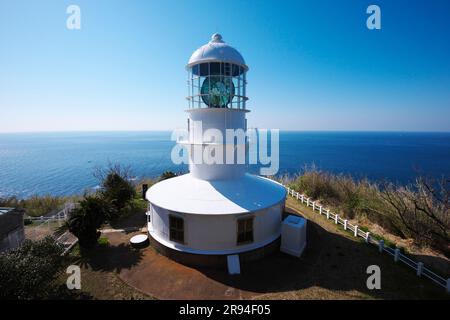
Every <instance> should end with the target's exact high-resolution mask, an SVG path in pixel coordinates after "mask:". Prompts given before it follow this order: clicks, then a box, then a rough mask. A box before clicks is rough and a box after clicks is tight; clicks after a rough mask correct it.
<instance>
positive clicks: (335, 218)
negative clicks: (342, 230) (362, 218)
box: [334, 213, 339, 224]
mask: <svg viewBox="0 0 450 320" xmlns="http://www.w3.org/2000/svg"><path fill="white" fill-rule="evenodd" d="M338 222H339V215H338V214H337V213H336V214H335V215H334V223H336V224H338Z"/></svg>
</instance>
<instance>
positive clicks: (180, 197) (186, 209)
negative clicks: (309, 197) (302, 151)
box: [146, 34, 286, 265]
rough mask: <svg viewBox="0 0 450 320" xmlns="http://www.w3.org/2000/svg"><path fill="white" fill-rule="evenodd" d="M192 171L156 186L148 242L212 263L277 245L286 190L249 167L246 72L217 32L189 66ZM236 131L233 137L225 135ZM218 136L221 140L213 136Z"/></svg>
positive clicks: (260, 252) (255, 254)
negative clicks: (252, 172)
mask: <svg viewBox="0 0 450 320" xmlns="http://www.w3.org/2000/svg"><path fill="white" fill-rule="evenodd" d="M186 68H187V71H188V74H189V80H188V88H189V96H188V97H187V100H188V101H189V109H188V110H186V111H187V113H188V138H187V139H186V141H181V142H180V143H181V144H182V145H183V146H184V147H186V149H187V151H188V155H189V171H190V172H189V173H188V174H185V175H182V176H178V177H175V178H171V179H167V180H164V181H161V182H159V183H157V184H155V185H153V186H152V187H151V188H150V189H149V190H148V191H147V194H146V198H147V200H148V201H149V203H150V205H149V212H148V217H149V222H148V230H149V235H150V240H151V242H152V245H154V246H156V248H157V249H158V250H159V251H161V252H162V253H164V254H166V255H168V256H169V257H171V258H174V259H175V260H178V261H181V262H184V263H187V264H196V265H217V264H223V263H225V261H226V257H227V255H236V254H239V257H240V258H241V261H248V260H252V259H255V258H258V257H262V256H264V255H265V254H266V253H267V252H268V251H273V250H276V249H278V247H279V238H280V232H281V221H282V213H283V211H284V203H285V198H286V190H285V188H284V187H283V186H282V185H281V184H279V183H276V182H274V181H272V180H269V179H267V178H264V177H260V176H255V175H251V174H248V173H246V164H245V159H244V161H242V155H244V156H245V155H246V152H247V139H246V138H245V134H244V138H242V135H240V134H242V132H244V133H245V132H246V130H247V120H246V114H247V112H249V110H248V109H247V108H246V102H247V100H248V98H247V97H246V85H247V82H246V72H247V71H248V67H247V65H246V64H245V61H244V59H243V57H242V55H241V54H240V53H239V52H238V51H237V50H236V49H234V48H233V47H231V46H229V45H228V44H226V43H225V42H224V41H223V40H222V37H221V36H220V35H219V34H214V35H213V36H212V39H211V41H210V42H209V43H207V44H206V45H204V46H202V47H200V48H199V49H197V50H196V51H195V52H194V53H193V54H192V56H191V58H190V59H189V62H188V65H187V67H186ZM230 132H231V133H233V132H234V133H235V134H236V135H235V136H232V139H231V141H229V140H230V139H226V138H227V137H228V136H227V134H228V135H229V134H230ZM218 137H222V139H220V138H218Z"/></svg>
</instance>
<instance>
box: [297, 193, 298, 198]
mask: <svg viewBox="0 0 450 320" xmlns="http://www.w3.org/2000/svg"><path fill="white" fill-rule="evenodd" d="M297 200H298V192H297Z"/></svg>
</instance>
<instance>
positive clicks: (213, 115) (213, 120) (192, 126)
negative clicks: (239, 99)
mask: <svg viewBox="0 0 450 320" xmlns="http://www.w3.org/2000/svg"><path fill="white" fill-rule="evenodd" d="M245 114H246V111H244V110H238V109H225V108H224V109H216V108H206V109H193V110H190V111H189V142H190V143H191V145H190V146H189V145H188V146H187V147H188V151H189V171H190V172H191V173H192V175H193V176H194V177H196V178H199V179H204V180H214V179H234V178H238V177H240V176H242V175H243V174H244V173H245V157H244V161H243V163H242V164H237V161H233V164H226V154H232V153H233V151H234V150H237V148H239V149H240V150H241V151H242V152H243V154H245V146H246V139H245V140H243V141H242V144H241V145H229V146H217V145H204V143H213V142H217V141H214V140H212V139H208V137H207V136H208V130H211V129H214V130H216V132H220V133H221V135H222V137H223V141H222V143H226V129H234V130H236V129H241V130H242V131H243V132H244V133H245V132H246V130H247V123H246V119H245ZM205 132H206V133H207V134H206V135H205ZM211 132H212V131H209V133H211ZM229 142H230V141H229ZM231 143H233V141H231ZM238 143H239V141H238ZM233 144H234V143H233ZM208 148H209V150H208ZM205 149H207V150H206V151H205ZM212 150H215V155H214V156H209V155H210V154H212V153H213V152H212ZM194 152H197V153H198V154H200V155H201V156H203V157H201V159H202V160H205V156H206V159H207V161H209V163H206V164H205V163H200V162H199V161H198V160H196V158H195V156H194ZM234 153H235V154H237V153H238V151H235V152H234ZM217 154H221V155H222V156H220V157H218V156H217ZM196 156H197V157H198V155H196ZM235 157H236V155H235ZM217 158H220V159H221V163H222V164H213V165H212V164H211V163H212V162H213V159H217ZM197 159H198V158H197Z"/></svg>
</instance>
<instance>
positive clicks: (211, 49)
mask: <svg viewBox="0 0 450 320" xmlns="http://www.w3.org/2000/svg"><path fill="white" fill-rule="evenodd" d="M203 62H231V63H234V64H237V65H241V66H243V67H244V68H245V70H248V67H247V65H246V64H245V60H244V58H243V57H242V55H241V54H240V53H239V51H237V50H236V49H235V48H233V47H232V46H230V45H228V44H226V43H225V42H224V41H223V40H222V36H221V35H220V34H218V33H215V34H213V35H212V37H211V41H209V42H208V43H207V44H205V45H204V46H201V47H200V48H198V49H197V50H195V52H194V53H193V54H192V56H191V58H190V59H189V62H188V65H187V66H188V67H191V66H193V65H195V64H199V63H203Z"/></svg>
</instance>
